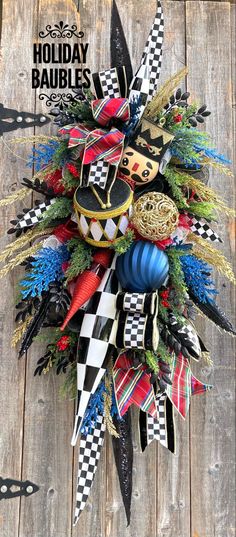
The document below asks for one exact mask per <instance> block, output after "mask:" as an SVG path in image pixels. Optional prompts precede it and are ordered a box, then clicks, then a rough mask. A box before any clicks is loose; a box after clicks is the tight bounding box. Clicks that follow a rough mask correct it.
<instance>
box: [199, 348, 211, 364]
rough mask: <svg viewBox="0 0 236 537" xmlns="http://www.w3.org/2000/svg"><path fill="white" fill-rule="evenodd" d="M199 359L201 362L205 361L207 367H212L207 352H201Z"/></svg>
mask: <svg viewBox="0 0 236 537" xmlns="http://www.w3.org/2000/svg"><path fill="white" fill-rule="evenodd" d="M201 357H202V358H203V360H205V362H206V363H207V365H209V366H213V360H212V359H211V357H210V353H209V352H207V351H205V352H202V354H201Z"/></svg>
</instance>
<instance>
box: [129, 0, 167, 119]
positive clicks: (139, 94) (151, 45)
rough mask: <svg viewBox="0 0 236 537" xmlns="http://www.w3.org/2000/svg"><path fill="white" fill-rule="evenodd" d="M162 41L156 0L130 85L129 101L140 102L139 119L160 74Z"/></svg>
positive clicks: (162, 27) (159, 3)
mask: <svg viewBox="0 0 236 537" xmlns="http://www.w3.org/2000/svg"><path fill="white" fill-rule="evenodd" d="M163 39H164V16H163V10H162V5H161V2H160V0H158V2H157V12H156V15H155V18H154V21H153V24H152V27H151V30H150V33H149V36H148V40H147V42H146V45H145V48H144V51H143V55H142V58H141V65H140V67H139V69H138V71H137V73H136V75H135V77H134V78H133V80H132V82H131V84H130V94H129V101H130V102H131V101H133V100H134V99H135V100H137V99H138V98H139V100H140V101H141V102H140V114H139V116H140V117H141V116H142V114H143V111H144V109H145V106H146V105H147V104H148V102H149V101H150V100H151V99H152V97H153V95H154V93H155V91H156V89H157V83H158V79H159V76H160V72H161V63H162V44H163Z"/></svg>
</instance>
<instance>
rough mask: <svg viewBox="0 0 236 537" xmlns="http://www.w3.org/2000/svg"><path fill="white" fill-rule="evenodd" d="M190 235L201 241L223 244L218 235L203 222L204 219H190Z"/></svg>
mask: <svg viewBox="0 0 236 537" xmlns="http://www.w3.org/2000/svg"><path fill="white" fill-rule="evenodd" d="M190 229H191V231H192V233H195V235H198V236H199V237H201V238H202V239H205V240H207V241H211V242H223V241H222V239H221V238H220V237H219V235H218V234H217V233H216V231H214V230H213V229H211V228H210V226H209V224H208V223H207V222H206V220H204V218H196V217H193V218H192V225H191V226H190Z"/></svg>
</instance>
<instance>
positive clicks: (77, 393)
mask: <svg viewBox="0 0 236 537" xmlns="http://www.w3.org/2000/svg"><path fill="white" fill-rule="evenodd" d="M116 16H117V14H116ZM163 34H164V22H163V12H162V7H161V4H160V2H159V1H158V6H157V13H156V16H155V19H154V22H153V26H152V28H151V31H150V34H149V37H148V40H147V43H146V46H145V49H144V52H143V55H142V58H141V63H140V67H139V69H138V71H137V73H136V75H135V76H133V75H132V68H131V63H130V60H129V57H128V56H127V54H126V55H125V54H123V55H122V51H121V48H120V47H121V44H120V42H119V43H118V45H117V44H116V46H117V47H118V48H117V49H116V46H115V45H114V47H115V49H114V50H115V51H118V52H119V54H118V52H117V57H116V63H115V64H114V63H113V65H112V67H111V68H110V69H107V70H105V71H102V72H98V73H96V74H94V75H93V82H94V93H91V92H90V91H83V89H82V88H80V89H79V90H78V91H77V93H76V95H75V97H74V98H73V100H72V101H71V102H70V104H69V105H67V106H61V107H60V108H54V109H53V110H52V112H51V114H52V116H53V121H54V123H55V125H56V126H57V128H58V132H57V134H56V135H55V136H40V137H35V139H34V142H35V143H37V144H38V145H37V146H36V147H37V149H35V146H34V149H33V152H32V155H31V156H30V157H29V166H31V167H33V169H34V175H33V179H28V178H24V179H23V182H22V183H23V186H22V188H21V189H20V190H19V192H18V193H17V194H16V193H14V194H13V195H12V196H9V197H8V198H7V199H5V200H2V201H1V206H4V205H7V204H10V203H13V202H14V201H16V200H23V199H24V198H25V197H26V196H27V195H28V194H30V193H32V191H33V192H36V193H37V194H40V200H38V201H37V200H36V201H35V204H34V208H25V209H24V210H22V211H21V212H20V214H18V215H17V217H16V218H15V219H14V220H12V221H11V228H10V229H9V231H8V233H9V234H12V235H15V240H14V241H13V242H11V243H10V244H8V245H7V246H6V248H5V249H4V251H3V252H2V253H1V255H0V260H1V262H4V263H5V265H4V266H3V268H2V269H1V271H0V275H1V276H5V275H6V274H7V273H8V272H9V271H10V270H11V269H13V268H14V267H16V266H17V265H23V266H24V269H25V276H24V278H23V279H21V281H20V282H19V294H20V299H19V301H18V303H17V304H16V310H17V314H16V322H17V323H18V326H17V328H16V330H15V332H14V334H13V338H12V343H13V345H16V344H18V343H19V342H20V341H21V342H20V348H19V356H20V357H21V356H23V355H24V354H25V353H26V351H27V350H28V349H29V347H30V345H31V344H32V342H33V341H34V340H35V339H41V340H42V339H43V340H45V339H46V350H45V352H44V354H43V356H42V357H40V358H39V360H38V362H37V365H36V368H35V375H41V374H42V373H45V374H46V373H49V372H50V373H51V371H52V370H54V371H55V372H56V374H63V375H64V377H65V381H64V385H63V390H64V391H66V392H68V393H69V394H70V396H72V397H74V398H75V397H76V398H77V408H76V416H75V425H74V432H73V437H72V445H75V443H76V441H77V439H78V437H79V470H78V484H77V494H76V509H75V523H76V522H77V520H78V518H79V516H80V514H81V512H82V510H83V509H84V507H85V504H86V501H87V498H88V496H89V493H90V489H91V486H92V482H93V479H94V476H95V473H96V469H97V464H98V461H99V457H100V453H101V450H102V446H103V442H104V436H105V430H106V429H107V430H108V432H109V433H111V435H112V441H113V448H114V456H115V463H116V466H117V471H118V475H119V480H120V487H121V493H122V497H123V502H124V506H125V511H126V516H127V522H128V523H129V521H130V507H131V491H132V459H133V451H132V440H131V432H132V423H131V416H130V407H131V405H136V406H137V407H138V409H139V428H140V440H141V449H142V450H145V449H146V447H147V446H148V445H149V444H150V443H151V442H152V441H153V440H158V441H159V442H160V443H161V444H162V445H163V446H165V447H166V448H167V449H169V450H170V451H171V452H172V453H174V452H175V422H174V412H175V411H177V412H179V413H180V414H181V416H182V417H183V418H185V417H186V415H187V412H188V409H189V404H190V398H191V396H192V395H195V394H200V393H203V392H205V391H207V390H209V389H210V388H211V386H210V385H206V384H204V383H202V382H200V381H199V380H198V379H197V378H195V376H194V375H193V374H192V372H191V361H192V360H196V361H199V360H200V359H201V358H203V359H206V360H207V361H210V357H209V352H208V350H207V348H206V347H205V343H204V342H203V341H202V339H201V337H200V336H199V334H198V333H197V331H196V329H195V327H194V324H193V321H194V319H195V314H196V313H198V312H200V313H201V314H203V315H204V316H207V317H208V318H209V319H210V320H211V321H213V322H214V323H215V324H216V325H217V326H218V327H219V328H220V329H222V330H223V331H226V332H229V333H230V334H231V335H232V334H233V335H235V329H234V327H233V326H232V324H231V322H230V321H229V320H228V319H227V317H226V315H225V313H224V312H223V311H222V310H221V309H220V308H219V306H218V305H217V303H216V301H215V298H216V294H217V290H216V288H215V285H214V281H213V276H212V267H213V268H215V269H217V270H218V271H219V272H220V273H221V274H222V275H224V276H225V277H227V278H228V279H229V280H230V281H231V282H235V279H234V275H233V272H232V269H231V266H230V264H229V262H228V261H227V260H226V259H225V257H224V256H223V255H222V253H220V251H219V250H218V249H216V248H215V244H214V243H220V242H222V241H221V238H220V237H219V235H218V233H217V231H216V230H215V227H214V222H217V214H218V213H224V214H227V215H228V216H233V214H234V213H233V210H232V209H230V208H228V207H227V206H226V204H225V203H224V201H223V200H222V199H221V198H220V197H219V196H218V195H217V193H216V192H214V190H212V188H210V187H209V186H208V185H207V169H208V167H209V166H212V167H213V168H216V169H217V170H218V172H219V173H222V174H226V175H231V172H230V170H229V168H228V164H229V161H228V160H227V159H226V158H225V157H224V156H222V155H221V154H219V153H218V151H217V150H216V149H215V148H213V147H212V146H211V140H210V136H209V135H208V134H207V133H206V132H205V131H204V130H200V129H198V128H197V127H198V125H200V126H201V125H202V124H203V123H204V121H205V119H206V118H207V116H209V114H210V112H209V111H208V109H207V106H206V105H203V106H200V105H199V104H196V103H194V102H191V103H190V102H189V98H190V94H189V93H188V92H186V91H183V90H182V89H176V88H178V86H179V83H180V81H181V79H182V78H183V77H184V76H185V75H186V73H187V69H186V68H183V69H182V70H181V71H180V72H178V73H177V74H176V75H175V76H173V77H172V78H170V79H169V80H168V81H167V82H166V83H165V84H164V86H163V87H161V88H159V89H157V87H158V78H159V74H160V69H161V61H162V42H163ZM113 53H114V51H113Z"/></svg>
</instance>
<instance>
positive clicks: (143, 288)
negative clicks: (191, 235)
mask: <svg viewBox="0 0 236 537" xmlns="http://www.w3.org/2000/svg"><path fill="white" fill-rule="evenodd" d="M168 272H169V262H168V257H167V255H166V254H165V252H163V250H160V249H159V248H158V247H157V246H156V245H155V244H152V243H151V242H147V241H135V242H133V244H132V246H131V247H130V248H129V250H127V252H125V254H122V255H120V256H119V257H118V258H117V262H116V274H117V277H118V280H119V281H120V284H121V285H122V287H123V288H124V289H126V290H127V291H132V292H139V293H147V292H150V291H153V290H156V289H159V287H161V286H162V285H163V283H164V281H165V279H166V277H167V275H168Z"/></svg>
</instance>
